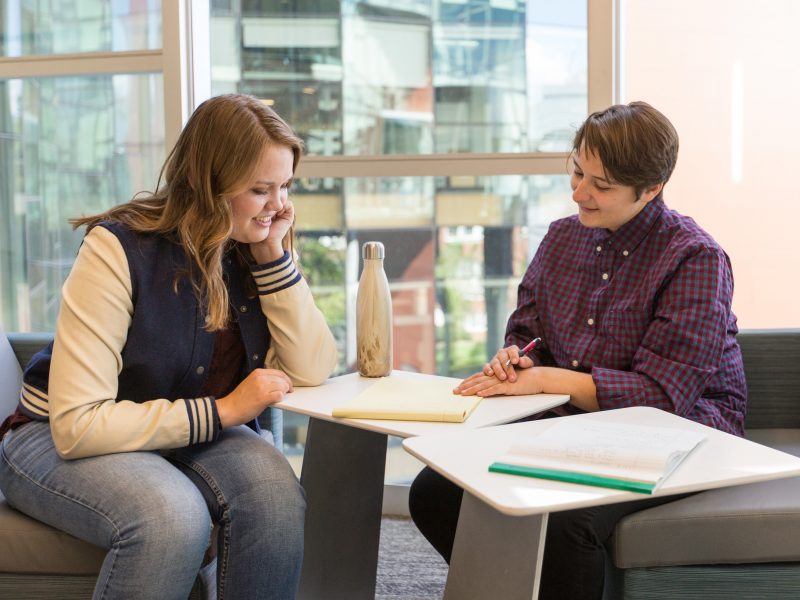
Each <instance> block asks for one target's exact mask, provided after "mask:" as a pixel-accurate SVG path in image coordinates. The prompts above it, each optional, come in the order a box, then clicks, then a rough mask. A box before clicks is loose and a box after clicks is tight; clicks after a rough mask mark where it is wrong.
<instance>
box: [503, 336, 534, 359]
mask: <svg viewBox="0 0 800 600" xmlns="http://www.w3.org/2000/svg"><path fill="white" fill-rule="evenodd" d="M541 343H542V338H538V337H537V338H533V339H532V340H531V341H530V342H528V343H527V344H526V345H525V347H524V348H523V349H522V350H520V351H519V357H520V358H522V357H523V356H525V354H527V353H528V352H530V351H531V350H533V349H534V348H536V346H538V345H539V344H541ZM510 364H511V359H510V358H509V359H508V360H507V361H506V366H508V365H510Z"/></svg>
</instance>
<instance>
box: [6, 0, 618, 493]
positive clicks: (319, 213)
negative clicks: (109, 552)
mask: <svg viewBox="0 0 800 600" xmlns="http://www.w3.org/2000/svg"><path fill="white" fill-rule="evenodd" d="M613 6H614V2H613V1H612V0H597V1H596V2H595V1H594V0H593V1H592V3H591V4H590V3H588V2H587V0H566V1H564V2H558V3H556V2H548V1H546V0H409V1H408V2H393V1H390V0H366V1H364V0H307V1H306V0H303V1H297V2H290V3H287V2H283V1H281V0H207V1H206V0H197V1H195V2H191V1H189V0H170V2H160V1H158V0H144V1H141V2H117V1H111V0H106V1H98V2H90V3H81V2H73V3H66V4H65V5H64V6H60V5H59V6H58V10H56V7H54V6H51V5H50V4H48V3H42V2H35V1H33V0H7V1H6V2H5V3H3V6H2V12H1V13H0V153H2V154H0V168H2V170H3V175H2V177H0V236H2V237H0V320H2V325H3V326H4V327H5V329H7V330H23V331H24V330H52V329H53V326H54V320H55V315H56V311H57V309H58V298H59V290H60V287H61V284H62V282H63V279H64V277H65V276H66V274H67V272H68V271H69V269H70V267H71V264H72V261H73V259H74V256H75V252H76V249H77V247H78V245H79V243H80V236H81V233H80V232H72V231H71V230H70V228H69V226H68V224H67V223H66V220H67V218H69V217H71V216H75V215H80V214H91V213H95V212H98V211H101V210H103V209H105V208H108V207H110V206H113V205H115V204H118V203H120V202H123V201H126V200H127V199H129V198H130V197H131V196H132V195H133V194H135V193H136V192H138V191H140V190H146V189H152V187H153V185H154V184H155V177H156V174H157V169H158V167H159V166H160V164H161V162H162V161H163V158H164V156H165V152H166V151H167V150H168V149H169V148H170V146H171V144H172V143H173V142H174V140H175V139H176V137H177V132H178V131H179V130H180V127H181V125H182V123H183V122H184V121H185V119H186V118H187V116H188V114H189V113H190V112H191V110H192V109H193V107H194V106H196V105H197V104H198V103H199V102H200V101H202V100H203V99H204V98H205V97H207V96H208V95H211V94H218V93H225V92H244V93H249V94H253V95H255V96H257V97H259V98H261V99H262V100H263V101H264V102H265V103H267V104H270V105H272V106H274V107H275V108H276V109H277V110H278V112H279V113H281V114H282V115H283V116H284V117H285V118H286V119H287V120H288V121H289V122H290V123H291V124H292V125H293V127H294V128H295V129H296V130H297V132H298V133H299V134H300V135H301V136H302V138H303V140H304V142H305V145H306V148H307V152H308V156H307V157H306V158H305V159H304V161H303V163H302V165H301V170H300V172H299V173H298V176H299V177H298V181H297V185H296V186H295V188H294V190H293V194H294V199H295V202H296V205H297V212H298V228H299V236H298V248H299V251H300V253H301V264H302V267H303V269H304V274H305V275H306V277H307V278H308V280H309V281H310V283H311V285H312V289H313V291H314V294H315V298H316V299H317V302H318V303H319V305H320V306H321V308H322V310H323V311H324V313H325V315H326V317H327V319H328V321H329V323H330V325H331V328H332V329H333V331H334V334H335V335H336V338H337V341H338V343H339V347H340V356H341V360H340V364H339V365H338V368H337V373H344V372H347V371H350V370H352V369H353V367H354V363H355V356H354V344H353V341H354V336H355V331H354V314H353V313H354V299H355V292H356V286H357V281H358V277H359V272H360V264H359V262H360V259H359V254H360V253H359V247H360V245H361V244H362V243H363V242H364V241H367V240H373V239H376V240H381V241H383V242H384V243H385V244H386V247H387V259H386V268H387V271H388V274H389V279H390V286H391V289H392V296H393V301H394V311H395V315H394V316H395V319H394V323H395V340H396V347H395V357H396V363H395V367H396V368H403V369H409V370H418V371H422V372H429V373H439V374H443V375H451V376H454V377H458V376H462V375H465V374H467V373H470V372H472V371H474V370H475V369H476V368H478V367H479V366H480V364H481V363H482V362H483V361H484V360H485V359H486V357H487V355H489V354H491V353H492V352H494V350H495V349H496V348H497V347H498V346H500V345H501V344H502V339H503V332H504V328H505V321H506V318H507V316H508V313H509V312H510V310H511V309H512V308H513V306H514V303H515V297H516V285H517V283H518V281H519V279H520V277H521V275H522V273H523V271H524V269H525V267H526V265H527V263H528V261H529V260H530V258H531V256H532V254H533V252H534V251H535V249H536V247H537V245H538V243H539V240H540V239H541V237H542V235H543V234H544V232H545V230H546V227H547V224H548V223H549V222H550V221H551V220H552V219H554V218H558V217H560V216H563V215H564V214H567V213H569V212H571V208H570V207H571V204H570V202H569V191H568V183H567V178H566V176H565V173H564V170H565V162H566V150H567V149H568V147H569V143H570V140H571V138H572V135H573V132H574V128H575V126H576V125H577V124H578V123H580V122H581V121H582V120H583V118H584V117H585V115H586V113H587V106H588V107H592V106H602V105H607V104H608V103H610V101H611V95H610V90H611V86H609V85H605V84H602V85H596V84H594V85H592V84H591V83H590V82H592V81H594V82H597V81H601V82H602V81H603V73H605V72H606V71H607V70H608V69H610V68H611V66H612V62H613V61H612V55H613V53H612V52H611V51H610V45H609V41H610V40H611V39H612V38H611V35H610V32H611V31H612V26H613V18H612V15H613ZM589 23H592V25H591V26H590V25H589ZM590 30H591V31H593V32H594V35H593V36H592V37H591V38H590V36H589V31H590ZM598 32H599V33H598ZM598 48H599V50H600V51H597V49H598ZM598 57H599V59H598ZM593 73H594V75H593ZM590 88H591V89H592V90H593V91H592V92H591V93H590ZM286 421H287V431H286V435H285V439H286V441H287V449H288V450H289V451H290V452H291V451H293V450H296V451H297V452H301V451H302V443H303V437H304V436H303V431H304V424H303V422H302V420H298V419H296V418H295V417H294V416H291V415H286ZM391 445H392V446H393V447H394V450H395V451H396V452H395V455H396V456H395V459H392V460H393V461H394V462H397V463H398V465H399V466H398V467H397V468H396V469H390V470H389V472H388V474H387V476H388V477H389V478H390V479H392V480H407V479H408V477H409V476H410V474H413V473H411V471H413V469H414V468H415V466H413V465H412V466H409V465H408V464H406V461H403V460H399V459H398V457H399V456H401V453H400V452H399V449H397V448H396V442H392V443H391ZM390 454H392V451H390ZM298 456H299V455H298ZM293 460H294V459H293ZM401 463H402V464H401Z"/></svg>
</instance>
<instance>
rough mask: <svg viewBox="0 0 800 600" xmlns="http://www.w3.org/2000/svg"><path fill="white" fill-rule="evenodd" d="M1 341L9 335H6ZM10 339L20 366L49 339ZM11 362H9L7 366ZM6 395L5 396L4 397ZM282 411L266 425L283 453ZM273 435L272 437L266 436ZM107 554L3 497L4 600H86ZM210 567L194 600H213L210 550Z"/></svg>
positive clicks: (12, 393)
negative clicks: (31, 516)
mask: <svg viewBox="0 0 800 600" xmlns="http://www.w3.org/2000/svg"><path fill="white" fill-rule="evenodd" d="M0 336H3V338H5V334H4V333H3V332H2V330H0ZM8 339H9V341H10V342H11V347H12V349H13V352H14V354H15V356H16V360H17V361H18V362H19V364H20V365H25V364H27V363H28V361H29V360H30V358H31V356H33V354H35V353H36V352H38V351H39V350H41V349H42V348H43V347H44V346H46V345H47V344H48V343H49V341H50V340H51V339H52V337H51V336H50V335H49V334H9V335H8ZM4 342H5V339H0V378H2V380H0V422H2V420H3V419H4V418H5V417H6V415H8V414H10V413H11V412H12V411H13V410H14V407H15V406H16V403H17V399H18V396H19V389H18V387H17V385H18V384H17V381H18V378H19V370H18V367H17V365H16V363H15V364H13V365H11V364H9V361H10V360H13V359H10V357H9V353H8V352H4V351H5V350H8V346H7V345H6V344H5V343H4ZM4 359H6V362H3V360H4ZM11 388H13V389H11ZM3 390H5V391H3ZM281 414H282V413H281V411H279V410H271V411H267V413H265V415H263V417H264V418H263V419H262V422H264V423H265V424H266V425H267V427H269V428H270V429H271V430H272V431H273V432H275V433H276V435H275V436H274V437H275V441H276V445H277V446H278V447H279V448H280V447H281V446H280V444H281V435H280V434H281V431H282V428H283V424H282V421H281V418H282V417H281ZM265 433H266V434H267V435H268V434H269V431H265ZM104 557H105V551H104V550H103V549H102V548H98V547H96V546H93V545H91V544H87V543H86V542H82V541H80V540H78V539H76V538H74V537H72V536H71V535H68V534H66V533H62V532H61V531H58V530H57V529H54V528H52V527H50V526H49V525H45V524H43V523H40V522H39V521H36V520H34V519H31V518H30V517H27V516H25V515H23V514H22V513H20V512H17V511H16V510H14V509H12V508H11V507H10V506H9V505H8V503H7V502H6V500H5V498H4V497H3V495H2V493H0V598H2V599H3V600H32V599H33V600H35V599H37V598H48V599H50V598H57V599H58V600H86V599H87V598H91V596H92V590H93V589H94V584H95V581H96V579H97V574H98V573H99V572H100V566H101V564H102V562H103V558H104ZM205 565H206V566H205V567H204V569H203V571H202V572H201V573H200V575H199V576H198V578H197V580H196V581H195V585H194V588H193V590H192V594H191V596H190V599H192V600H200V599H202V598H207V597H213V596H214V595H215V594H214V592H213V589H214V585H213V581H214V577H215V562H214V549H213V544H212V548H209V553H208V554H207V556H206V561H205Z"/></svg>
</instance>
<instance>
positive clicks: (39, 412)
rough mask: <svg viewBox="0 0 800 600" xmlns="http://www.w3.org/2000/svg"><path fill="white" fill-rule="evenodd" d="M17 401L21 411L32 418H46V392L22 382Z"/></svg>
mask: <svg viewBox="0 0 800 600" xmlns="http://www.w3.org/2000/svg"><path fill="white" fill-rule="evenodd" d="M19 403H20V408H21V409H22V412H23V413H24V414H26V415H28V416H29V417H31V418H33V419H36V418H39V419H41V418H43V417H44V418H47V417H48V416H49V414H50V407H49V405H48V399H47V393H46V392H43V391H42V390H40V389H38V388H35V387H33V386H32V385H30V384H27V383H23V384H22V390H21V391H20V393H19Z"/></svg>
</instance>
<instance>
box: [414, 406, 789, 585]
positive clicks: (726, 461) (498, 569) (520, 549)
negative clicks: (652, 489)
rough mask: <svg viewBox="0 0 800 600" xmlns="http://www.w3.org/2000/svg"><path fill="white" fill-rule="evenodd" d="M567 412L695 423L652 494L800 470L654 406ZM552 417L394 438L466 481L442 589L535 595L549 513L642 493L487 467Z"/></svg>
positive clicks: (774, 454)
mask: <svg viewBox="0 0 800 600" xmlns="http://www.w3.org/2000/svg"><path fill="white" fill-rule="evenodd" d="M567 418H570V419H596V420H599V421H609V422H614V423H637V424H643V425H657V426H662V427H676V428H690V429H698V430H702V431H703V432H704V433H705V434H706V436H707V440H706V441H705V442H704V443H703V444H701V445H700V446H699V447H698V448H697V449H696V450H695V451H694V452H692V453H691V454H690V455H689V456H688V457H687V458H686V459H685V460H684V462H683V463H681V465H680V466H679V467H678V469H677V470H676V471H674V472H673V473H672V475H670V476H669V478H668V479H667V480H666V481H665V482H664V483H663V484H662V485H661V487H660V488H659V489H658V491H657V492H656V493H655V494H653V495H654V496H665V495H670V494H680V493H684V492H696V491H700V490H706V489H712V488H718V487H725V486H731V485H739V484H743V483H753V482H756V481H765V480H769V479H778V478H782V477H791V476H794V475H800V458H797V457H795V456H791V455H789V454H785V453H783V452H780V451H778V450H774V449H772V448H768V447H766V446H761V445H759V444H756V443H754V442H750V441H748V440H745V439H742V438H739V437H736V436H733V435H729V434H727V433H723V432H721V431H717V430H716V429H712V428H710V427H706V426H704V425H700V424H698V423H695V422H693V421H689V420H687V419H683V418H681V417H677V416H675V415H673V414H670V413H667V412H664V411H661V410H658V409H655V408H649V407H631V408H625V409H619V410H610V411H604V412H597V413H592V414H586V415H576V416H571V417H567ZM554 424H555V421H554V420H550V419H548V420H541V421H530V422H525V423H516V424H510V425H503V426H499V427H491V428H487V429H482V430H480V431H469V432H467V431H464V432H458V433H453V434H444V435H436V436H427V437H419V438H414V439H407V440H404V441H403V447H404V448H405V449H406V450H407V451H408V452H409V453H411V454H412V455H414V456H415V457H417V458H418V459H420V460H421V461H423V462H425V463H426V464H428V465H429V466H430V467H431V468H433V469H434V470H436V471H437V472H439V473H440V474H442V475H443V476H445V477H447V478H448V479H449V480H451V481H453V482H454V483H456V484H458V485H459V486H461V487H462V488H463V489H464V490H465V493H464V500H463V502H462V505H461V512H460V514H459V520H458V528H457V530H456V539H455V545H454V548H453V554H452V557H451V563H450V571H449V572H448V577H447V585H446V588H445V598H446V599H457V600H477V599H479V598H503V599H504V600H517V599H522V598H524V599H526V600H530V599H531V598H536V597H537V596H538V590H539V572H540V570H541V564H542V554H543V551H544V539H545V531H546V528H547V515H548V513H550V512H556V511H561V510H567V509H572V508H580V507H586V506H595V505H599V504H611V503H614V502H625V501H629V500H639V499H642V498H646V497H648V495H645V494H637V493H634V492H624V491H620V490H613V489H608V488H600V487H593V486H586V485H578V484H571V483H563V482H557V481H548V480H543V479H536V478H532V477H521V476H515V475H505V474H500V473H490V472H489V471H488V467H489V465H490V464H491V463H493V462H495V461H496V460H497V459H498V458H499V457H500V455H502V454H504V453H505V452H506V451H507V450H508V447H509V446H510V444H511V443H512V441H514V440H516V439H519V438H526V437H530V436H532V435H535V434H536V433H539V432H542V431H544V430H545V429H546V428H548V427H552V426H553V425H554Z"/></svg>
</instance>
